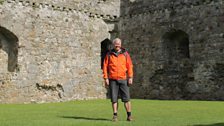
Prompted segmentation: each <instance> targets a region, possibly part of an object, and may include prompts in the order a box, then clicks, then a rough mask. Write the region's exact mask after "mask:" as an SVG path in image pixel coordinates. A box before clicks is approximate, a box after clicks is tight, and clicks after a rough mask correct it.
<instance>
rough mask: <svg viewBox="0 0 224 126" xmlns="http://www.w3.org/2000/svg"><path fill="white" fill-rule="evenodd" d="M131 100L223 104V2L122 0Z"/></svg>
mask: <svg viewBox="0 0 224 126" xmlns="http://www.w3.org/2000/svg"><path fill="white" fill-rule="evenodd" d="M120 11H121V15H120V22H119V29H120V36H121V38H122V39H123V40H124V43H125V46H126V47H128V48H129V52H130V54H131V55H132V58H133V62H134V66H135V80H134V85H133V88H132V89H133V90H132V97H135V98H147V99H199V100H224V1H223V0H177V1H173V0H122V1H121V10H120Z"/></svg>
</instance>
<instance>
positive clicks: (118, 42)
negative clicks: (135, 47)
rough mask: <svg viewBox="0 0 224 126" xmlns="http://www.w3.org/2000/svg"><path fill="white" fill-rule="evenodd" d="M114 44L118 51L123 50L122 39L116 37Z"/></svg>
mask: <svg viewBox="0 0 224 126" xmlns="http://www.w3.org/2000/svg"><path fill="white" fill-rule="evenodd" d="M113 46H114V49H115V50H116V51H120V50H121V39H119V38H116V39H114V40H113Z"/></svg>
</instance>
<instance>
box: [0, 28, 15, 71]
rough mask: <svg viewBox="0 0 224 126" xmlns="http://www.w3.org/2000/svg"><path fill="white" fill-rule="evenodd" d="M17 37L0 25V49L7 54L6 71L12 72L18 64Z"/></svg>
mask: <svg viewBox="0 0 224 126" xmlns="http://www.w3.org/2000/svg"><path fill="white" fill-rule="evenodd" d="M18 41H19V39H18V37H17V36H16V35H15V34H14V33H12V32H11V31H9V30H8V29H6V28H4V27H2V26H0V49H2V50H4V51H5V52H6V53H7V54H8V71H9V72H14V71H15V70H16V68H17V64H18V47H19V44H18Z"/></svg>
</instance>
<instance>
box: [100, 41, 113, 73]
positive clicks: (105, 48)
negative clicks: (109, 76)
mask: <svg viewBox="0 0 224 126" xmlns="http://www.w3.org/2000/svg"><path fill="white" fill-rule="evenodd" d="M111 49H112V41H111V40H109V39H108V38H107V39H104V40H103V41H102V42H101V55H100V56H101V69H103V61H104V58H105V56H106V55H107V53H108V52H109V51H110V50H111Z"/></svg>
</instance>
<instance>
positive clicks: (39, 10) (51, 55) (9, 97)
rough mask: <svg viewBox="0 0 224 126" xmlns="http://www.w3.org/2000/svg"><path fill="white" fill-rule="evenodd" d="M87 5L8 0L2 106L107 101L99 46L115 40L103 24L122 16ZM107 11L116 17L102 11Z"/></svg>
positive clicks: (3, 10)
mask: <svg viewBox="0 0 224 126" xmlns="http://www.w3.org/2000/svg"><path fill="white" fill-rule="evenodd" d="M60 2H61V3H60ZM62 2H63V3H64V4H63V3H62ZM82 2H83V3H80V1H77V2H73V4H74V6H73V5H72V4H71V3H66V1H41V0H35V1H34V0H33V1H32V0H30V1H23V0H7V1H4V3H3V4H2V5H0V21H1V22H0V43H1V44H0V66H1V68H0V103H15V102H16V103H24V102H55V101H67V100H74V99H95V98H105V97H106V91H105V89H104V87H103V86H102V84H103V83H102V75H101V74H102V72H101V70H100V51H101V48H100V46H101V42H102V41H103V40H104V39H106V38H110V34H109V31H110V28H109V26H108V25H107V24H106V23H105V21H104V20H113V19H114V18H116V17H117V16H118V15H119V13H117V11H118V10H115V9H114V7H113V9H112V8H111V7H110V6H112V5H113V6H118V5H117V4H116V3H117V2H113V1H110V4H109V5H108V6H109V7H106V4H105V3H106V2H107V1H91V2H92V4H90V5H89V4H88V2H89V1H82ZM94 4H95V5H94ZM75 5H76V6H75ZM84 5H89V6H90V7H83V6H84ZM100 5H102V6H100ZM94 6H95V10H94V8H93V7H94ZM99 7H101V8H99ZM88 8H89V9H88ZM102 8H103V9H105V8H107V10H111V12H113V13H112V14H110V15H109V14H108V12H106V11H105V13H104V12H103V11H101V12H102V13H98V11H100V10H102ZM91 9H92V10H91Z"/></svg>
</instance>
